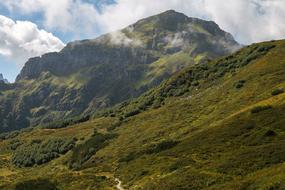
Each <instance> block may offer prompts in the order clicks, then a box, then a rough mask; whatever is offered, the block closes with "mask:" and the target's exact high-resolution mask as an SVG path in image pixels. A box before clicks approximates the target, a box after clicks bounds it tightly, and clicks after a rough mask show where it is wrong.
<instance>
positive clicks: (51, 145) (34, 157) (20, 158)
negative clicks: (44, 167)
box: [12, 138, 75, 167]
mask: <svg viewBox="0 0 285 190" xmlns="http://www.w3.org/2000/svg"><path fill="white" fill-rule="evenodd" d="M74 145H75V142H74V140H73V139H67V138H52V139H48V140H46V141H38V140H36V141H32V142H30V143H28V144H23V145H21V146H19V147H18V148H17V149H16V151H15V152H14V153H13V156H12V163H13V164H14V165H16V166H17V167H31V166H33V165H35V164H37V165H41V164H44V163H47V162H49V161H51V160H53V159H55V158H57V157H59V155H60V154H65V153H66V152H68V151H69V150H71V149H72V148H73V147H74Z"/></svg>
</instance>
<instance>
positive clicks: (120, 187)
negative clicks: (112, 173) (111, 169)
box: [115, 178, 124, 190]
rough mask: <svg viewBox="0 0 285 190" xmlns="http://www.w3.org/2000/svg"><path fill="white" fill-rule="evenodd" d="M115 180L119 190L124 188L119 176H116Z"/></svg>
mask: <svg viewBox="0 0 285 190" xmlns="http://www.w3.org/2000/svg"><path fill="white" fill-rule="evenodd" d="M115 182H116V183H117V185H116V187H117V189H118V190H124V188H123V187H122V182H121V181H120V180H119V179H118V178H115Z"/></svg>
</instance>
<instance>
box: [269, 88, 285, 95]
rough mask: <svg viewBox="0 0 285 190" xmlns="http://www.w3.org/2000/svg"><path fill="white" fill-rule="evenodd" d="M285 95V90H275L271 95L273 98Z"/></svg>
mask: <svg viewBox="0 0 285 190" xmlns="http://www.w3.org/2000/svg"><path fill="white" fill-rule="evenodd" d="M283 93H284V90H283V89H276V90H273V91H272V92H271V95H272V96H277V95H279V94H283Z"/></svg>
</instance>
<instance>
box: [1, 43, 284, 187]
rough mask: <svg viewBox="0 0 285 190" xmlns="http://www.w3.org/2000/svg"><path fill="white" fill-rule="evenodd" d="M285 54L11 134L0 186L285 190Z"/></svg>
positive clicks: (224, 64) (218, 68)
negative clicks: (78, 118) (80, 119)
mask: <svg viewBox="0 0 285 190" xmlns="http://www.w3.org/2000/svg"><path fill="white" fill-rule="evenodd" d="M284 54H285V41H284V40H282V41H272V42H264V43H259V44H253V45H251V46H248V47H245V48H243V49H242V50H240V51H238V52H236V53H234V54H232V55H230V56H226V57H223V58H220V59H217V60H214V61H209V62H206V63H205V64H203V65H193V66H190V67H187V68H185V69H183V70H182V71H181V72H179V73H176V74H175V75H174V76H172V77H171V78H170V79H169V80H167V81H165V82H163V83H162V84H161V85H159V86H158V87H156V88H153V89H151V90H150V91H148V92H146V93H145V94H143V95H142V96H140V97H139V98H137V99H134V100H131V101H128V102H125V103H122V104H120V105H117V106H116V107H114V108H111V109H108V110H106V111H102V112H101V113H98V114H96V117H95V118H94V119H92V120H90V121H88V122H84V123H79V124H76V125H73V126H68V127H66V128H61V129H40V128H36V129H28V130H25V131H22V132H14V133H10V134H7V135H5V136H4V135H2V137H1V139H2V140H1V141H0V147H1V149H0V150H1V151H0V163H1V164H0V166H1V168H0V171H1V172H0V180H1V185H0V188H2V189H17V190H21V189H25V188H28V189H30V190H32V189H59V190H61V189H64V190H73V189H119V188H118V186H117V187H116V185H117V183H118V182H121V185H122V186H123V188H125V189H148V190H150V189H165V190H168V189H169V190H172V189H207V190H214V189H217V190H220V189H226V190H229V189H230V190H231V189H233V190H236V189H239V190H245V189H246V190H251V189H261V190H269V189H274V190H278V189H280V190H281V189H284V188H285V183H284V181H285V175H284V173H285V165H284V161H285V152H284V148H283V147H284V145H285V141H284V139H285V128H284V126H285V125H284V124H285V120H284V118H285V117H284V113H285V93H284V89H285V74H284V73H285V59H284ZM63 137H64V138H63ZM50 144H53V145H56V146H50ZM34 147H38V148H37V149H35V148H34ZM50 147H58V149H57V150H53V149H54V148H50Z"/></svg>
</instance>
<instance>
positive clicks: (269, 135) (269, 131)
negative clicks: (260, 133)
mask: <svg viewBox="0 0 285 190" xmlns="http://www.w3.org/2000/svg"><path fill="white" fill-rule="evenodd" d="M276 135H277V133H276V132H275V131H273V130H268V131H266V133H265V134H264V136H265V137H274V136H276Z"/></svg>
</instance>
